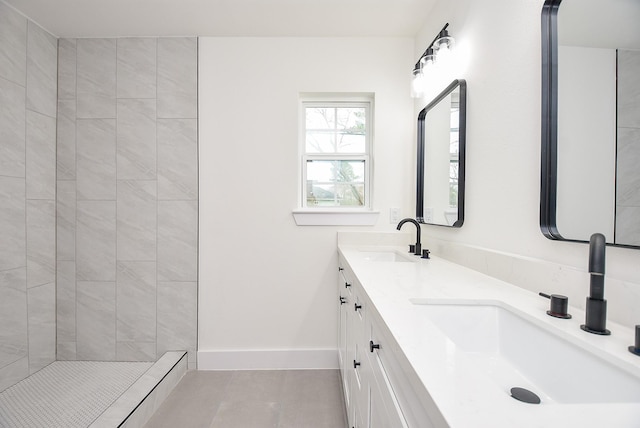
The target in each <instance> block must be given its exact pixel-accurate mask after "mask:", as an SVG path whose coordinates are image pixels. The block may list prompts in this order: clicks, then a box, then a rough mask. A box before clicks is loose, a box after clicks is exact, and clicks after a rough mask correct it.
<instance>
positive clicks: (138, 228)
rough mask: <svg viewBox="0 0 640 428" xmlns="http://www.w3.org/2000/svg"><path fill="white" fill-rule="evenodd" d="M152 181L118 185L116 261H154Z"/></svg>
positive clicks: (154, 190) (131, 181) (154, 202)
mask: <svg viewBox="0 0 640 428" xmlns="http://www.w3.org/2000/svg"><path fill="white" fill-rule="evenodd" d="M156 195H157V191H156V182H155V181H134V180H119V181H118V213H117V214H118V217H117V229H118V232H117V235H118V236H117V238H118V239H117V240H118V260H137V261H142V260H147V261H155V260H156V233H157V232H156V231H157V222H156V206H157V202H156V200H157V197H156Z"/></svg>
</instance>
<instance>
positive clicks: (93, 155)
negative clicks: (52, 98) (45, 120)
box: [76, 119, 116, 201]
mask: <svg viewBox="0 0 640 428" xmlns="http://www.w3.org/2000/svg"><path fill="white" fill-rule="evenodd" d="M76 135H77V143H76V151H77V180H78V184H77V185H78V187H77V191H78V200H109V201H115V199H116V121H115V120H114V119H87V120H78V121H77V133H76Z"/></svg>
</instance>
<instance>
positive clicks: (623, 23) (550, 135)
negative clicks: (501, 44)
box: [540, 0, 640, 248]
mask: <svg viewBox="0 0 640 428" xmlns="http://www.w3.org/2000/svg"><path fill="white" fill-rule="evenodd" d="M638 22H640V1H638V0H609V1H607V2H606V3H603V2H601V1H598V0H546V1H545V3H544V6H543V9H542V152H541V154H542V158H541V192H540V228H541V230H542V233H543V234H544V235H545V236H546V237H547V238H549V239H555V240H566V241H576V242H586V241H588V240H589V236H590V235H591V234H592V233H594V232H599V233H602V234H604V235H605V236H606V238H607V244H609V245H616V246H623V247H632V248H640V168H638V164H639V162H640V25H638Z"/></svg>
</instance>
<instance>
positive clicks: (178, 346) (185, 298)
mask: <svg viewBox="0 0 640 428" xmlns="http://www.w3.org/2000/svg"><path fill="white" fill-rule="evenodd" d="M197 301H198V287H197V284H196V282H158V351H157V354H158V355H162V354H164V353H165V352H166V351H171V350H186V351H188V352H189V356H188V360H189V361H190V362H195V359H196V353H195V351H196V341H197V320H198V317H197V309H198V308H197V306H198V304H197Z"/></svg>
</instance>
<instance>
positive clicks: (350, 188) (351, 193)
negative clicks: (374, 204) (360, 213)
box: [337, 183, 365, 207]
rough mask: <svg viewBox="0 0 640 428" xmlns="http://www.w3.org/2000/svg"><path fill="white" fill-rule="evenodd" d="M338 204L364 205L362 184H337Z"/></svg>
mask: <svg viewBox="0 0 640 428" xmlns="http://www.w3.org/2000/svg"><path fill="white" fill-rule="evenodd" d="M337 192H338V195H337V196H338V205H340V206H358V207H361V206H364V204H365V200H364V184H357V183H351V184H339V185H338V186H337Z"/></svg>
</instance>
